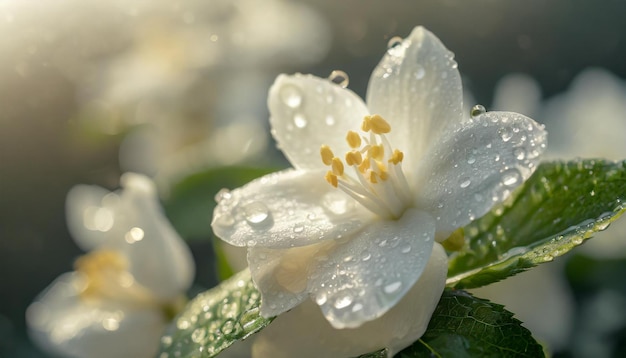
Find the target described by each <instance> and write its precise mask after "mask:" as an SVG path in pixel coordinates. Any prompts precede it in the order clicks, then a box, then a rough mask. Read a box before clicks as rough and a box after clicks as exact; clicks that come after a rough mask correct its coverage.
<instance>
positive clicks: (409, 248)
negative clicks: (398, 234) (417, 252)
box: [400, 245, 411, 254]
mask: <svg viewBox="0 0 626 358" xmlns="http://www.w3.org/2000/svg"><path fill="white" fill-rule="evenodd" d="M400 251H402V253H403V254H408V253H409V252H411V245H407V246H405V247H403V248H402V250H400Z"/></svg>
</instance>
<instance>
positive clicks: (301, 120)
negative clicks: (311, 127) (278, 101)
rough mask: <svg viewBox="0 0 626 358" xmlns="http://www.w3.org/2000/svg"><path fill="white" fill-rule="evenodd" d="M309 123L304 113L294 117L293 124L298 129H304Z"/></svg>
mask: <svg viewBox="0 0 626 358" xmlns="http://www.w3.org/2000/svg"><path fill="white" fill-rule="evenodd" d="M308 123H309V122H308V121H307V119H306V117H305V116H304V114H302V113H296V115H294V116H293V124H295V125H296V127H298V128H304V127H306V125H307V124H308Z"/></svg>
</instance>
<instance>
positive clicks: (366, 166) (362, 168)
mask: <svg viewBox="0 0 626 358" xmlns="http://www.w3.org/2000/svg"><path fill="white" fill-rule="evenodd" d="M365 159H366V160H364V161H363V162H362V163H361V164H359V167H358V168H359V171H360V172H361V173H363V174H365V172H366V171H367V170H368V169H369V168H370V161H369V158H365Z"/></svg>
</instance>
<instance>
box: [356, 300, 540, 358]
mask: <svg viewBox="0 0 626 358" xmlns="http://www.w3.org/2000/svg"><path fill="white" fill-rule="evenodd" d="M384 353H385V350H381V351H379V352H375V353H371V354H366V355H364V356H362V357H367V358H378V357H384V356H385V355H384ZM543 356H544V352H543V348H542V347H541V345H540V344H539V343H537V341H535V339H534V338H533V337H532V335H531V334H530V331H529V330H528V329H526V328H524V327H522V325H521V322H520V321H519V320H517V319H516V318H513V314H512V313H511V312H508V311H507V310H505V309H504V307H503V306H502V305H498V304H495V303H491V302H489V301H487V300H484V299H480V298H476V297H474V296H472V295H470V294H469V293H467V292H465V291H461V290H450V289H446V290H445V291H444V293H443V296H442V297H441V300H440V301H439V304H438V305H437V308H435V312H434V313H433V318H432V319H431V321H430V323H429V325H428V329H427V330H426V332H425V333H424V335H423V336H422V338H420V339H419V340H418V341H416V342H415V343H413V345H411V346H409V347H407V348H405V349H404V350H402V351H401V352H399V353H398V354H396V355H395V357H398V358H418V357H543Z"/></svg>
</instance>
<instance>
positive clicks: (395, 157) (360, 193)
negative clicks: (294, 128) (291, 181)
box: [320, 114, 413, 219]
mask: <svg viewBox="0 0 626 358" xmlns="http://www.w3.org/2000/svg"><path fill="white" fill-rule="evenodd" d="M361 131H362V132H363V133H364V134H363V135H360V134H359V133H357V132H354V131H348V133H347V135H346V141H347V142H348V145H349V146H350V148H351V150H350V151H348V152H347V153H346V154H345V164H344V161H342V160H341V159H340V158H339V157H336V156H335V155H334V154H333V151H332V150H331V148H330V147H329V146H328V145H322V147H321V148H320V154H321V156H322V162H323V163H324V164H325V165H327V166H329V167H330V170H329V171H328V172H327V173H326V176H325V179H326V181H327V182H328V183H329V184H330V185H332V186H334V187H335V188H339V189H341V190H343V191H344V192H345V193H347V194H348V195H350V196H351V197H352V198H354V199H355V200H356V201H358V202H359V203H361V204H362V205H363V206H365V207H366V208H367V209H368V210H370V211H371V212H373V213H375V214H378V215H380V216H381V217H383V218H386V219H397V218H399V217H400V216H402V213H403V212H404V210H405V209H406V208H407V207H408V206H409V205H410V204H411V199H412V197H413V196H412V195H411V191H410V189H409V184H408V183H407V180H406V178H405V176H404V173H403V172H402V160H403V159H404V153H402V152H401V151H399V150H398V149H393V150H392V147H391V144H390V143H389V140H388V139H387V137H385V133H389V132H391V126H390V125H389V123H388V122H387V121H386V120H385V119H384V118H383V117H381V116H380V115H378V114H374V115H371V116H365V118H364V119H363V123H362V125H361ZM346 165H347V166H349V167H352V168H353V170H354V175H349V174H348V173H346V171H345V167H346Z"/></svg>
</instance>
